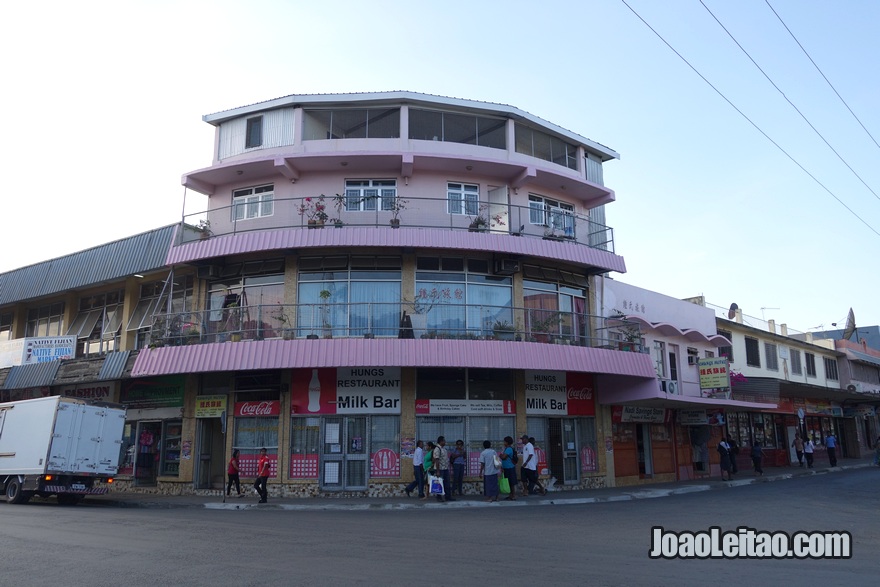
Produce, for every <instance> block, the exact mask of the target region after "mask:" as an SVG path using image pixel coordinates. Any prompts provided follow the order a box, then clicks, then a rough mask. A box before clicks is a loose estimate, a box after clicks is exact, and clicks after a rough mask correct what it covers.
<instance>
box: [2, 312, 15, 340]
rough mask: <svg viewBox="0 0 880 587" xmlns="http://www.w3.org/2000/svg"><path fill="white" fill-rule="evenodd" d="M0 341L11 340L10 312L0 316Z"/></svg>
mask: <svg viewBox="0 0 880 587" xmlns="http://www.w3.org/2000/svg"><path fill="white" fill-rule="evenodd" d="M0 340H12V312H6V313H5V314H0Z"/></svg>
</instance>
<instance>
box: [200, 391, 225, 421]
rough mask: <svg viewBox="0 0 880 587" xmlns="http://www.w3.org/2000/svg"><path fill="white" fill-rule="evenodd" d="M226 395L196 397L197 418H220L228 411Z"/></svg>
mask: <svg viewBox="0 0 880 587" xmlns="http://www.w3.org/2000/svg"><path fill="white" fill-rule="evenodd" d="M226 401H227V397H226V394H222V395H200V396H198V397H196V418H220V417H222V416H223V412H225V411H226Z"/></svg>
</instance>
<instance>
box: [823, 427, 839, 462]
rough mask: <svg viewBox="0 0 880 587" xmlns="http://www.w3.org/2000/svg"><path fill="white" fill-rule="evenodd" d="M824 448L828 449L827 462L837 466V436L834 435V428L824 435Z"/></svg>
mask: <svg viewBox="0 0 880 587" xmlns="http://www.w3.org/2000/svg"><path fill="white" fill-rule="evenodd" d="M825 448H826V449H828V462H830V463H831V466H832V467H836V466H837V438H836V437H835V436H834V430H832V431H831V432H829V433H828V436H826V437H825Z"/></svg>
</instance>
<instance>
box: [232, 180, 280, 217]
mask: <svg viewBox="0 0 880 587" xmlns="http://www.w3.org/2000/svg"><path fill="white" fill-rule="evenodd" d="M274 209H275V186H274V185H272V184H269V185H261V186H257V187H251V188H243V189H240V190H235V191H233V192H232V219H233V220H234V221H239V220H246V219H250V218H262V217H263V216H272V214H273V212H274Z"/></svg>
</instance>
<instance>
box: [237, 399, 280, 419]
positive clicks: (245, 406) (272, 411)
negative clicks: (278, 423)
mask: <svg viewBox="0 0 880 587" xmlns="http://www.w3.org/2000/svg"><path fill="white" fill-rule="evenodd" d="M235 407H236V410H235V411H236V415H238V416H275V415H277V414H278V413H279V402H277V401H269V400H263V401H258V402H241V403H239V404H236V405H235Z"/></svg>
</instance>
